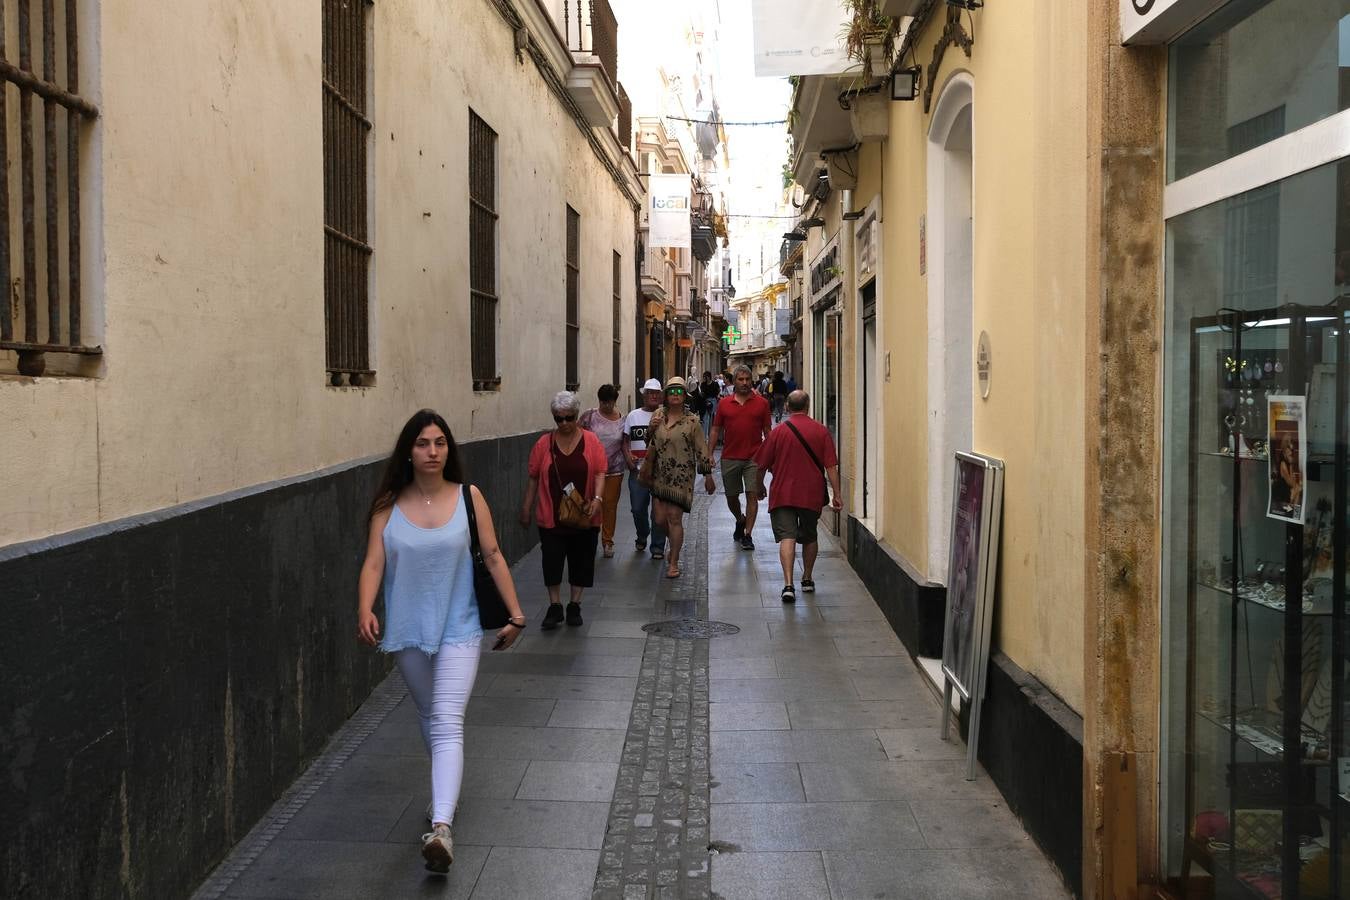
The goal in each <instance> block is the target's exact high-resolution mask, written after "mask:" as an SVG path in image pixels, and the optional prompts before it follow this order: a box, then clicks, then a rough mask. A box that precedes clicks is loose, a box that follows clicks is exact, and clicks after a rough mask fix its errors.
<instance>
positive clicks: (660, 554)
mask: <svg viewBox="0 0 1350 900" xmlns="http://www.w3.org/2000/svg"><path fill="white" fill-rule="evenodd" d="M665 558H666V551H664V550H662V549H661V548H660V547H653V548H652V559H665Z"/></svg>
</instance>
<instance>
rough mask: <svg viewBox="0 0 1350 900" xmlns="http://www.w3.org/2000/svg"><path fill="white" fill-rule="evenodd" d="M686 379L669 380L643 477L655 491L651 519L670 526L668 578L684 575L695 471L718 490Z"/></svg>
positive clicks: (649, 441) (654, 419) (655, 418)
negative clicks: (682, 561) (682, 566)
mask: <svg viewBox="0 0 1350 900" xmlns="http://www.w3.org/2000/svg"><path fill="white" fill-rule="evenodd" d="M684 401H685V383H684V379H683V378H681V377H679V376H678V375H676V376H675V377H674V378H671V379H670V380H669V381H667V382H666V405H665V408H664V409H663V410H660V411H658V412H657V413H656V415H654V416H652V424H651V432H650V433H649V434H648V436H647V457H646V459H644V460H643V461H642V471H641V473H640V474H639V476H638V478H639V480H640V481H642V483H643V484H645V485H647V486H649V487H650V488H651V491H652V519H653V521H654V522H656V521H659V522H661V523H663V524H664V525H665V528H666V534H667V535H668V536H669V537H670V552H669V553H668V554H667V556H666V577H667V578H679V577H680V550H681V549H682V548H683V546H684V514H685V513H687V512H689V510H690V509H691V508H692V507H693V505H694V471H695V469H697V470H698V472H699V473H701V474H702V475H703V487H704V488H705V489H706V490H707V491H708V493H709V494H711V493H713V492H714V491H716V490H717V483H716V482H715V481H713V477H712V458H711V457H710V456H709V454H708V442H707V440H705V439H704V437H703V427H702V425H701V424H700V422H699V418H698V416H696V415H694V414H693V413H691V412H689V410H688V409H686V408H685V405H684Z"/></svg>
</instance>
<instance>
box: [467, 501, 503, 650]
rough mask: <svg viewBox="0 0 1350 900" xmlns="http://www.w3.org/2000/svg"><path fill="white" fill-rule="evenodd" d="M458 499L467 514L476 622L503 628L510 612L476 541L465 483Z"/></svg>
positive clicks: (485, 625)
mask: <svg viewBox="0 0 1350 900" xmlns="http://www.w3.org/2000/svg"><path fill="white" fill-rule="evenodd" d="M460 491H461V494H460V501H459V502H461V503H463V504H465V507H464V511H465V512H466V513H468V514H469V556H470V557H471V558H472V559H473V595H474V597H475V598H476V599H477V600H478V622H479V624H480V625H482V626H483V628H484V629H488V630H491V629H494V628H504V627H506V622H507V620H508V619H510V618H511V614H510V613H508V612H507V611H506V604H505V603H503V602H502V595H501V593H500V592H499V591H498V590H497V582H495V581H493V580H492V573H491V572H489V571H488V567H487V563H486V562H485V561H484V560H483V546H482V544H480V543H479V541H478V516H477V515H476V514H475V513H474V511H473V496H472V494H470V493H469V486H468V485H467V484H465V485H461V486H460Z"/></svg>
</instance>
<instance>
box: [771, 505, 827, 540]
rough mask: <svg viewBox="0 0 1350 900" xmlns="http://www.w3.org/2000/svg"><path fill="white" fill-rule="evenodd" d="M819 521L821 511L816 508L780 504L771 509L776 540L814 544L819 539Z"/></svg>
mask: <svg viewBox="0 0 1350 900" xmlns="http://www.w3.org/2000/svg"><path fill="white" fill-rule="evenodd" d="M819 521H820V511H819V510H815V509H802V508H801V507H799V506H780V507H777V508H776V509H773V510H770V511H769V524H770V525H772V526H773V539H774V540H775V541H796V542H797V543H799V544H814V543H815V542H816V540H817V538H816V523H817V522H819Z"/></svg>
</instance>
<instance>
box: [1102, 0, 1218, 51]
mask: <svg viewBox="0 0 1350 900" xmlns="http://www.w3.org/2000/svg"><path fill="white" fill-rule="evenodd" d="M1225 2H1226V0H1120V42H1121V43H1122V44H1166V43H1167V42H1168V41H1170V40H1172V39H1173V38H1177V37H1180V36H1181V35H1182V33H1183V32H1185V31H1186V30H1187V29H1189V28H1190V27H1191V26H1192V25H1194V24H1196V23H1197V22H1199V21H1200V20H1201V19H1203V18H1205V17H1206V16H1208V15H1209V14H1210V13H1212V12H1214V10H1216V9H1218V8H1219V7H1220V6H1223V4H1224V3H1225Z"/></svg>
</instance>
